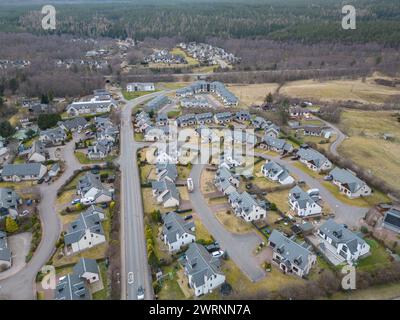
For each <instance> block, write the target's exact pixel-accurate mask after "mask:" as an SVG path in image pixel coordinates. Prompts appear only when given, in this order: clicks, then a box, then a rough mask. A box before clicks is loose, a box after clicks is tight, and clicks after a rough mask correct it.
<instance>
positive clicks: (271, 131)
mask: <svg viewBox="0 0 400 320" xmlns="http://www.w3.org/2000/svg"><path fill="white" fill-rule="evenodd" d="M280 132H281V128H279V127H278V126H277V125H275V124H273V123H272V124H270V125H267V126H265V127H264V138H274V139H277V138H278V137H279V134H280Z"/></svg>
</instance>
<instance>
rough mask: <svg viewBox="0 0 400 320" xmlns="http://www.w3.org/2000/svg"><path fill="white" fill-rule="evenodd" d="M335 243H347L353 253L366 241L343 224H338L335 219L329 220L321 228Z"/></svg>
mask: <svg viewBox="0 0 400 320" xmlns="http://www.w3.org/2000/svg"><path fill="white" fill-rule="evenodd" d="M319 229H320V230H321V231H322V232H323V233H324V234H326V235H327V236H328V237H329V238H331V239H332V240H333V242H335V243H345V244H346V245H347V247H348V248H349V250H350V252H351V253H355V252H357V247H358V244H360V245H362V244H364V243H365V240H364V239H362V238H360V237H359V236H358V235H357V234H355V233H354V232H352V231H350V230H349V229H347V228H346V227H345V226H344V225H343V224H338V223H336V222H335V221H334V220H333V219H329V220H327V221H326V222H325V223H324V224H322V225H321V226H320V228H319Z"/></svg>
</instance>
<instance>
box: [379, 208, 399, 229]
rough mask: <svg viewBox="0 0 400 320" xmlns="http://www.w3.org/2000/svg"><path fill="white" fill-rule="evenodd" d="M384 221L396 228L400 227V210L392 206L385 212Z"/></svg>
mask: <svg viewBox="0 0 400 320" xmlns="http://www.w3.org/2000/svg"><path fill="white" fill-rule="evenodd" d="M383 222H384V224H386V225H390V226H392V227H394V228H396V229H400V210H398V209H396V208H394V207H392V208H390V209H389V210H388V211H386V213H385V217H384V218H383Z"/></svg>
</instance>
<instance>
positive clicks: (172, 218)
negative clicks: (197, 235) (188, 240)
mask: <svg viewBox="0 0 400 320" xmlns="http://www.w3.org/2000/svg"><path fill="white" fill-rule="evenodd" d="M162 219H163V222H164V226H163V234H164V235H165V236H166V237H167V241H168V243H174V242H176V241H177V236H178V237H181V236H182V235H183V234H185V233H188V234H191V235H194V231H192V229H193V228H194V223H193V221H190V222H188V221H185V220H184V219H183V218H182V217H181V216H180V215H178V214H176V213H175V212H168V213H167V214H165V215H163V217H162Z"/></svg>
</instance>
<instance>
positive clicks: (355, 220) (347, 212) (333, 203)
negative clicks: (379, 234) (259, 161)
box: [254, 153, 368, 227]
mask: <svg viewBox="0 0 400 320" xmlns="http://www.w3.org/2000/svg"><path fill="white" fill-rule="evenodd" d="M254 155H255V156H257V157H261V158H264V159H268V160H274V161H275V162H277V163H279V164H280V165H283V166H285V167H286V169H288V171H289V172H291V173H293V174H294V175H296V176H297V177H298V178H299V179H300V180H303V181H305V182H306V184H307V185H308V186H309V187H310V188H317V189H319V192H320V195H321V197H322V199H323V200H324V201H326V202H327V203H328V204H329V206H330V207H331V209H332V211H333V213H335V220H336V221H337V222H339V223H345V224H347V225H348V226H349V227H356V226H358V225H359V221H360V219H361V218H363V217H364V216H365V214H366V213H367V211H368V208H360V207H355V206H350V205H347V204H345V203H343V202H341V201H340V200H338V199H336V197H335V196H334V195H333V194H332V193H331V192H330V191H329V190H327V189H326V188H325V187H324V186H323V185H322V184H321V182H320V181H318V180H317V179H315V178H313V177H311V176H309V175H308V174H307V173H305V172H304V171H303V170H301V169H299V168H297V167H296V166H294V165H293V162H292V161H290V160H286V159H280V157H278V156H270V155H266V154H263V153H254Z"/></svg>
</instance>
